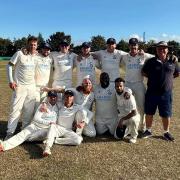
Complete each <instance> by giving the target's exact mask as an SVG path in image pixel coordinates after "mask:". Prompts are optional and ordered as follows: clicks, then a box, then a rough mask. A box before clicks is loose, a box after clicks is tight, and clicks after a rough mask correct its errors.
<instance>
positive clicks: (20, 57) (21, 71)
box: [10, 51, 38, 85]
mask: <svg viewBox="0 0 180 180" xmlns="http://www.w3.org/2000/svg"><path fill="white" fill-rule="evenodd" d="M37 59H38V55H31V54H28V55H24V54H23V53H22V51H17V52H16V53H15V54H14V55H13V56H12V57H11V59H10V62H11V63H12V64H14V65H15V69H14V81H15V82H16V84H21V85H33V84H35V68H36V63H37Z"/></svg>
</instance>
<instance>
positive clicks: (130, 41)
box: [129, 38, 139, 45]
mask: <svg viewBox="0 0 180 180" xmlns="http://www.w3.org/2000/svg"><path fill="white" fill-rule="evenodd" d="M138 43H139V41H138V39H137V38H131V39H129V44H130V45H136V44H138Z"/></svg>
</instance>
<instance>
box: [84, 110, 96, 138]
mask: <svg viewBox="0 0 180 180" xmlns="http://www.w3.org/2000/svg"><path fill="white" fill-rule="evenodd" d="M84 110H85V112H86V124H85V126H84V129H83V131H82V133H83V135H85V136H88V137H95V136H96V129H95V127H94V122H93V116H94V113H93V112H92V111H89V110H88V109H84Z"/></svg>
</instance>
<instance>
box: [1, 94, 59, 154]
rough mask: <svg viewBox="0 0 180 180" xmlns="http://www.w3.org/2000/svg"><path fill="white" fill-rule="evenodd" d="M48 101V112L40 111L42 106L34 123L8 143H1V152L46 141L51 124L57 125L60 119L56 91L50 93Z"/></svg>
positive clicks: (35, 116)
mask: <svg viewBox="0 0 180 180" xmlns="http://www.w3.org/2000/svg"><path fill="white" fill-rule="evenodd" d="M47 99H48V101H47V104H46V108H47V109H46V111H44V112H42V111H41V110H40V108H41V105H40V106H39V108H38V110H37V111H36V113H35V115H34V118H33V121H32V123H31V124H30V125H28V126H27V127H26V128H24V129H23V130H22V131H21V132H19V133H18V134H16V135H14V136H13V137H11V138H9V139H8V140H6V141H2V142H1V143H0V151H7V150H10V149H13V148H15V147H17V146H18V145H20V144H22V143H23V142H24V141H26V140H29V141H35V140H39V139H41V140H43V139H45V137H46V136H47V132H48V128H49V127H50V124H52V123H56V121H57V117H58V108H57V106H56V101H57V93H56V92H54V91H49V92H48V97H47Z"/></svg>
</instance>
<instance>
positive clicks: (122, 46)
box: [116, 39, 129, 52]
mask: <svg viewBox="0 0 180 180" xmlns="http://www.w3.org/2000/svg"><path fill="white" fill-rule="evenodd" d="M116 47H117V49H120V50H122V51H125V52H128V51H129V46H128V42H126V41H124V40H123V39H122V40H121V41H119V43H118V44H117V46H116Z"/></svg>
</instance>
